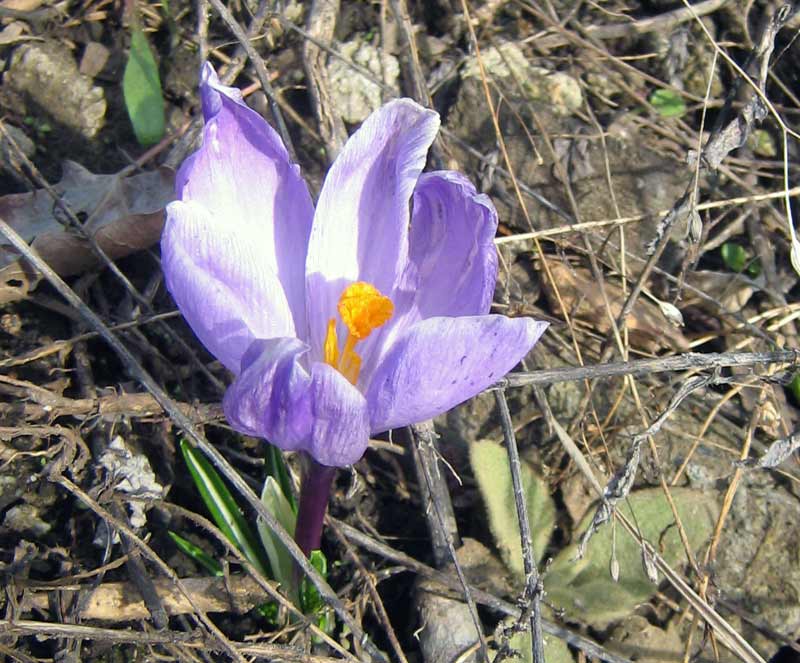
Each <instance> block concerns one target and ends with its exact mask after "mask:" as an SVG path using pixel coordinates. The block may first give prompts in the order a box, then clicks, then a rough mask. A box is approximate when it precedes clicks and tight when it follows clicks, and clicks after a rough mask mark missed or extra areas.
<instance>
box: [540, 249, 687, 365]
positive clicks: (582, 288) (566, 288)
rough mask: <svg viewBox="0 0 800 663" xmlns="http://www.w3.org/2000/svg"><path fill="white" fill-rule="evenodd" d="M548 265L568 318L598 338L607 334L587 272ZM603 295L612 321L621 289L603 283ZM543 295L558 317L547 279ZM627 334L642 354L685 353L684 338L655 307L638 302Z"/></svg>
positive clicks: (597, 294) (602, 307)
mask: <svg viewBox="0 0 800 663" xmlns="http://www.w3.org/2000/svg"><path fill="white" fill-rule="evenodd" d="M548 265H549V267H550V271H551V273H552V274H553V279H554V280H555V281H556V283H557V284H558V291H559V293H560V294H561V299H562V301H563V302H564V306H566V308H567V312H568V313H569V315H570V317H572V318H573V319H575V320H580V321H582V322H585V323H588V324H590V325H591V326H592V328H593V329H594V330H596V331H597V332H598V333H599V334H603V335H605V334H608V332H609V331H610V330H611V321H610V320H609V318H608V314H607V312H606V307H605V303H604V302H603V297H602V294H601V292H600V288H598V286H597V282H596V281H595V279H594V278H593V277H592V274H591V272H590V271H589V270H588V269H586V268H585V267H573V266H570V265H566V264H565V263H563V262H561V261H558V260H553V261H550V262H549V263H548ZM605 291H606V295H607V296H608V300H609V303H610V304H611V312H612V314H613V315H614V317H615V318H616V317H617V316H618V315H619V313H620V311H621V310H622V305H623V303H624V298H623V293H622V289H621V288H620V286H619V285H618V284H617V282H616V281H615V280H612V279H606V281H605ZM544 293H545V296H546V297H547V300H548V302H550V306H551V308H552V309H553V312H554V313H555V314H556V315H562V314H563V311H562V310H561V307H560V305H559V301H558V298H557V297H556V296H555V291H554V289H553V285H552V284H551V283H549V282H547V279H545V283H544ZM628 330H629V338H630V341H631V346H632V347H634V348H637V349H640V350H644V351H646V352H656V351H658V350H664V349H672V350H679V351H682V352H683V351H687V350H688V349H689V342H688V341H687V340H686V337H685V336H684V335H683V334H681V332H680V331H678V330H677V329H676V328H675V327H674V326H673V325H672V324H670V322H669V321H668V320H667V318H666V316H665V315H664V314H663V313H662V312H661V309H660V308H659V307H658V305H657V304H654V303H652V302H650V301H647V300H644V299H641V298H640V299H639V300H638V301H637V302H636V305H635V306H634V307H633V310H632V311H631V314H630V315H629V316H628Z"/></svg>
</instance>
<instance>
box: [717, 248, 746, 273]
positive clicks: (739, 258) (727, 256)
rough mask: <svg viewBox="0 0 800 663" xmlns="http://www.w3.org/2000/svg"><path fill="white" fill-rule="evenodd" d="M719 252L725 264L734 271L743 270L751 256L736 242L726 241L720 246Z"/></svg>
mask: <svg viewBox="0 0 800 663" xmlns="http://www.w3.org/2000/svg"><path fill="white" fill-rule="evenodd" d="M719 254H720V256H722V261H723V262H724V263H725V266H726V267H727V268H728V269H730V270H731V271H732V272H742V271H744V268H745V267H747V261H748V260H749V257H748V255H747V251H745V250H744V248H742V246H741V245H739V244H737V243H736V242H725V243H724V244H723V245H722V246H721V247H719Z"/></svg>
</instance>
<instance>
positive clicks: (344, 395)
mask: <svg viewBox="0 0 800 663" xmlns="http://www.w3.org/2000/svg"><path fill="white" fill-rule="evenodd" d="M307 352H308V346H306V345H305V344H304V343H303V342H302V341H299V340H298V339H296V338H273V339H270V340H257V341H254V342H253V344H252V346H251V347H250V348H249V349H248V350H247V352H246V353H245V355H244V357H243V358H242V374H241V375H240V376H239V377H238V378H237V380H236V381H235V382H234V383H233V384H232V385H231V386H230V387H229V389H228V391H227V393H226V394H225V399H224V402H223V407H224V409H225V416H226V417H227V419H228V421H229V422H230V424H231V426H233V427H234V428H235V429H236V430H238V431H241V432H243V433H246V434H248V435H254V436H258V437H264V438H266V439H267V440H269V441H270V442H271V443H272V444H274V445H276V446H278V447H280V448H281V449H285V450H287V451H291V450H302V451H306V452H308V453H309V454H311V456H312V457H313V458H314V459H315V460H316V461H317V462H319V463H321V464H322V465H328V466H331V467H342V466H345V465H350V464H352V463H355V462H356V461H357V460H358V459H359V458H361V456H362V455H363V454H364V451H365V450H366V448H367V444H368V442H369V418H368V415H367V404H366V401H365V400H364V397H363V396H362V395H361V393H360V392H359V391H358V390H357V389H356V388H355V387H353V385H351V384H350V383H349V382H348V381H347V380H346V379H345V378H344V377H343V376H342V375H341V373H339V372H338V371H336V370H335V369H333V368H331V367H330V366H328V365H327V364H321V363H313V364H312V366H311V372H310V373H309V371H308V370H307V369H306V368H305V366H304V365H303V361H302V360H303V355H305V354H306V353H307Z"/></svg>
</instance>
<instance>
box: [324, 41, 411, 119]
mask: <svg viewBox="0 0 800 663" xmlns="http://www.w3.org/2000/svg"><path fill="white" fill-rule="evenodd" d="M339 52H340V53H341V54H342V55H343V56H344V57H345V58H346V59H348V60H352V61H353V62H354V63H356V64H358V65H360V66H362V67H364V68H365V69H368V70H369V71H370V72H371V73H372V74H374V76H375V78H377V79H378V80H382V81H383V82H384V83H385V84H386V85H389V86H390V87H392V88H396V87H397V78H398V76H399V75H400V65H399V63H398V61H397V58H396V57H394V56H393V55H389V54H388V53H384V52H383V51H381V50H380V49H378V48H376V47H375V46H373V45H372V44H370V43H368V42H365V41H361V40H358V39H357V40H353V41H348V42H345V43H344V44H342V45H341V46H340V48H339ZM328 76H329V77H330V82H331V94H332V95H333V107H334V108H335V109H336V111H337V112H338V113H340V114H341V116H342V119H343V120H344V121H345V122H349V123H350V124H356V123H358V122H363V121H364V120H366V119H367V116H368V115H369V114H370V113H371V112H372V111H374V110H376V109H378V108H379V107H380V105H381V103H382V102H383V92H382V90H381V88H380V86H378V85H377V84H375V83H373V82H372V81H370V80H368V79H367V78H365V77H364V76H362V75H361V74H359V73H358V72H356V71H354V70H353V68H352V67H350V66H349V65H348V64H347V63H346V62H343V61H342V60H340V59H339V58H331V60H330V62H329V63H328Z"/></svg>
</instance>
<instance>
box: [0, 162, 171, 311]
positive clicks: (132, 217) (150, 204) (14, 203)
mask: <svg viewBox="0 0 800 663" xmlns="http://www.w3.org/2000/svg"><path fill="white" fill-rule="evenodd" d="M174 177H175V175H174V172H173V171H172V170H171V169H169V168H163V167H162V168H159V169H158V170H153V171H148V172H144V173H140V174H136V175H130V176H128V177H125V176H123V175H120V174H114V175H95V174H94V173H91V172H89V171H88V170H87V169H86V168H84V167H83V166H81V165H80V164H77V163H75V162H72V161H66V162H65V163H64V174H63V176H62V178H61V181H60V182H59V183H58V184H56V185H54V187H53V188H54V189H55V191H56V192H57V194H58V195H59V196H60V198H61V200H62V201H64V203H65V204H66V205H67V206H68V207H69V208H70V209H71V210H72V211H73V212H74V213H75V215H76V216H77V217H78V218H79V219H82V220H84V221H83V228H84V230H85V231H86V232H87V233H88V234H89V235H90V236H92V237H93V238H94V239H95V241H96V242H97V244H98V245H99V246H100V248H102V249H103V251H105V252H106V253H107V254H108V256H109V257H110V258H112V259H116V258H122V257H124V256H126V255H129V254H131V253H134V252H136V251H140V250H142V249H146V248H148V247H150V246H152V245H153V244H155V243H156V242H157V241H158V239H159V237H160V236H161V230H162V228H163V225H164V207H165V205H166V204H167V203H168V202H170V201H171V200H172V199H173V198H174V194H173V182H174ZM0 218H2V219H4V220H5V221H6V222H7V223H8V224H9V225H10V226H11V227H12V228H14V229H15V230H16V231H17V232H18V233H19V234H20V235H21V236H22V237H23V238H24V239H25V240H27V241H28V242H30V243H31V244H32V246H33V247H34V248H35V249H36V250H37V252H38V253H39V255H41V257H42V258H43V259H44V260H45V261H46V262H47V263H48V264H49V265H50V266H51V267H52V268H53V269H54V270H55V271H56V272H57V273H58V274H60V275H61V276H70V275H72V274H78V273H80V272H82V271H84V270H86V269H89V268H91V267H94V266H95V265H97V264H98V259H97V257H96V256H95V254H94V253H93V252H92V250H91V247H90V246H89V243H88V242H87V240H86V239H85V238H84V237H82V236H81V235H80V233H79V231H77V230H76V229H74V228H71V227H69V223H68V220H67V218H66V215H65V214H64V212H63V210H62V209H61V208H60V206H59V205H57V203H56V201H54V200H53V198H52V196H51V195H50V193H48V192H47V191H46V190H44V189H38V190H36V191H34V192H32V193H20V194H10V195H6V196H2V197H0ZM37 283H38V275H37V274H35V273H34V272H32V270H31V268H30V266H28V265H27V264H23V261H22V260H20V259H19V255H18V254H17V252H16V251H15V250H14V249H13V248H12V247H11V246H9V245H7V244H0V304H2V303H6V302H9V301H15V300H18V299H21V298H24V297H25V296H26V295H27V293H28V292H30V290H32V289H33V288H34V287H35V286H36V284H37Z"/></svg>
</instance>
